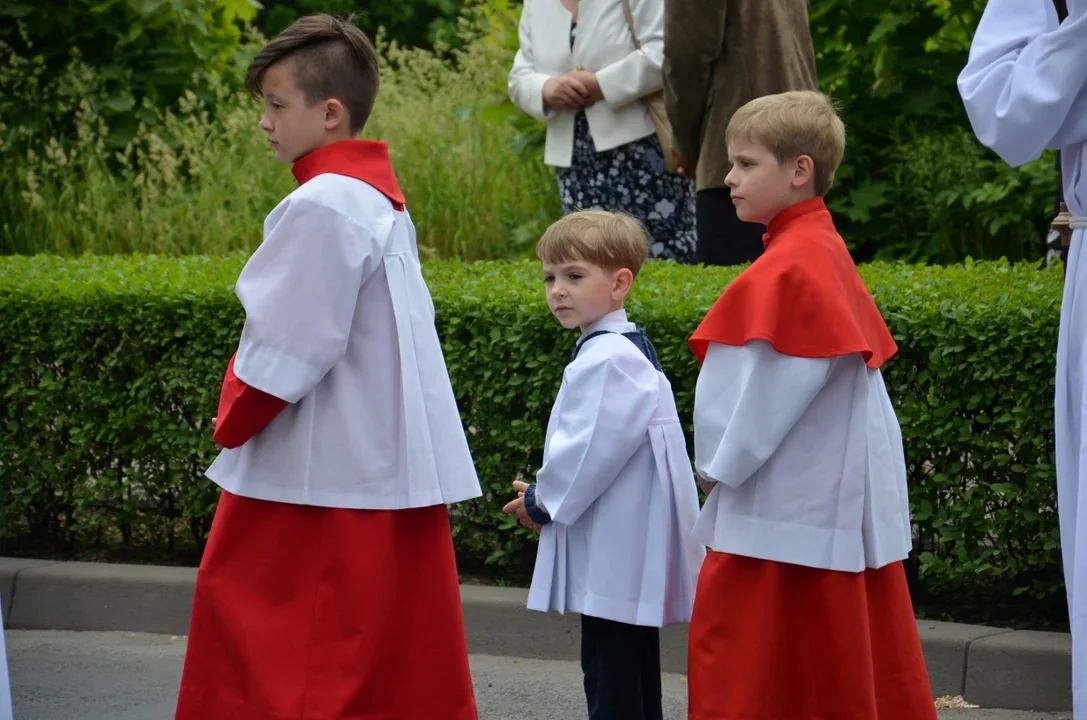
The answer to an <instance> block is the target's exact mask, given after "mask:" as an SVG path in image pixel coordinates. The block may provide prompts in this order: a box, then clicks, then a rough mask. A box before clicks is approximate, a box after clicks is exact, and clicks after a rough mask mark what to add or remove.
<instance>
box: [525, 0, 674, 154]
mask: <svg viewBox="0 0 1087 720" xmlns="http://www.w3.org/2000/svg"><path fill="white" fill-rule="evenodd" d="M630 8H631V12H632V13H633V15H634V27H635V28H636V29H637V31H638V39H639V40H640V41H641V44H642V49H641V50H638V49H636V48H635V47H634V38H633V37H631V34H630V29H629V28H628V27H627V22H626V17H625V16H624V14H623V3H622V0H581V1H580V3H579V5H578V21H577V40H576V41H575V42H574V48H573V52H571V50H570V24H571V21H572V20H573V16H571V15H570V13H569V12H568V11H567V10H566V8H565V7H563V5H562V2H561V0H525V5H524V10H523V12H522V13H521V25H520V32H519V34H520V40H521V48H520V50H518V51H517V56H516V57H515V58H514V61H513V69H512V70H510V74H509V92H510V99H511V100H513V102H514V103H515V104H516V105H517V106H518V107H519V108H521V109H522V110H524V111H525V112H526V113H528V114H529V115H531V116H532V117H534V118H536V119H537V120H539V121H541V122H546V123H547V143H546V146H545V149H544V162H546V163H547V164H548V165H553V166H556V167H570V163H571V159H572V158H573V153H574V117H575V111H573V110H554V109H545V108H544V102H543V86H544V83H545V82H547V80H548V79H550V78H552V77H556V76H559V75H563V74H564V73H567V72H570V71H572V70H577V69H583V70H588V71H590V72H595V73H596V78H597V81H598V82H599V83H600V90H601V92H602V93H603V94H604V100H602V101H601V102H598V103H596V104H595V105H592V106H590V107H587V108H584V112H585V119H586V120H588V122H589V131H590V133H591V134H592V138H593V143H594V144H595V145H596V149H597V151H598V152H599V151H604V150H611V149H612V148H616V147H619V146H620V145H625V144H626V143H630V142H634V141H635V140H640V139H641V138H644V137H646V136H648V135H652V134H654V132H655V128H654V126H653V120H652V118H650V116H649V111H648V109H647V108H646V106H645V103H643V102H640V98H642V97H643V96H645V95H648V94H650V93H652V92H655V91H657V90H660V89H661V87H662V86H663V82H664V81H663V79H662V75H661V65H662V63H663V62H664V0H630Z"/></svg>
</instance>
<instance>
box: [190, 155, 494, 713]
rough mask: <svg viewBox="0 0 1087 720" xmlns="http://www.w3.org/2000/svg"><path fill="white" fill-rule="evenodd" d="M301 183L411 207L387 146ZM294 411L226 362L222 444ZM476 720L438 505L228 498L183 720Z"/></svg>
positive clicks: (199, 609)
mask: <svg viewBox="0 0 1087 720" xmlns="http://www.w3.org/2000/svg"><path fill="white" fill-rule="evenodd" d="M294 171H295V175H296V177H297V178H298V180H299V182H300V183H304V182H306V181H307V180H309V179H310V178H312V177H315V176H316V175H318V174H320V173H323V172H335V173H339V174H342V175H348V176H350V177H356V178H359V179H361V180H364V181H366V182H368V183H370V184H371V185H373V186H374V187H376V188H377V189H378V190H380V191H382V192H383V193H384V194H385V195H386V196H387V197H389V199H390V200H391V201H392V202H393V204H394V206H396V207H397V208H398V209H399V208H402V207H403V202H404V200H403V196H402V194H401V193H400V189H399V187H398V186H397V184H396V179H395V176H394V175H393V174H392V168H391V166H390V165H389V162H388V154H387V150H385V146H384V145H383V144H379V143H366V142H364V141H353V142H350V143H338V144H336V145H331V146H328V147H326V148H322V149H321V150H318V151H316V152H314V153H311V154H310V155H308V156H306V158H304V159H303V160H302V161H300V162H299V163H296V165H295V167H294ZM300 241H304V238H300ZM362 400H363V399H360V401H362ZM286 406H287V403H286V402H285V401H284V400H281V399H280V398H277V397H274V396H272V395H269V394H267V393H265V392H262V391H260V390H258V389H256V388H254V387H251V386H249V385H246V384H245V383H244V382H243V381H242V380H241V379H239V378H238V377H237V376H236V375H235V374H234V359H233V358H232V359H231V361H230V364H229V366H228V367H227V372H226V377H225V379H224V381H223V387H222V392H221V395H220V399H219V410H218V423H217V426H216V429H215V435H214V437H215V440H216V442H218V443H219V444H221V445H223V446H225V447H239V446H241V445H243V444H244V443H245V442H246V441H247V440H249V439H250V438H252V437H253V436H254V435H256V434H257V433H258V432H260V431H261V430H262V429H263V428H264V427H265V426H266V425H268V424H269V423H270V422H273V421H274V420H275V419H276V418H277V416H278V415H279V413H280V412H281V411H282V410H283V409H284V408H285V407H286ZM284 419H285V420H286V419H287V418H284ZM476 717H477V713H476V704H475V697H474V692H473V688H472V679H471V674H470V671H469V667H468V651H467V644H466V640H465V633H464V618H463V614H462V610H461V599H460V586H459V580H458V575H457V568H456V561H455V558H454V554H453V542H452V535H451V532H450V524H449V516H448V512H447V509H446V507H445V506H444V505H438V506H432V507H424V508H415V509H404V510H353V509H344V508H329V507H313V506H307V505H291V504H286V503H275V502H267V501H263V500H256V499H252V498H246V497H241V496H238V495H234V494H231V493H228V492H226V491H223V492H222V494H221V496H220V498H219V505H218V508H217V510H216V513H215V519H214V522H213V524H212V529H211V535H210V537H209V539H208V545H207V548H206V549H205V551H204V556H203V559H202V561H201V564H200V571H199V573H198V576H197V583H196V595H195V598H194V603H193V613H192V622H191V625H190V634H189V645H188V651H187V653H186V656H185V668H184V673H183V677H182V682H181V691H180V696H179V699H178V706H177V713H176V718H177V720H435V719H436V718H442V719H443V720H444V719H448V720H476Z"/></svg>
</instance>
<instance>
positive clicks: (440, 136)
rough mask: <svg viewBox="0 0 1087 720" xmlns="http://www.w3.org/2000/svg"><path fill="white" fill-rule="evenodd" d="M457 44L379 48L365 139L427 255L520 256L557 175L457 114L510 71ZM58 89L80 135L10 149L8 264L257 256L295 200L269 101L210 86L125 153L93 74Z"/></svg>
mask: <svg viewBox="0 0 1087 720" xmlns="http://www.w3.org/2000/svg"><path fill="white" fill-rule="evenodd" d="M461 32H462V37H463V38H464V39H465V43H464V47H463V49H457V50H449V51H447V52H446V51H442V52H436V51H432V50H421V49H417V48H404V47H400V46H398V45H396V44H390V43H388V42H386V41H385V40H384V38H383V37H381V36H379V38H378V42H377V47H378V51H379V53H380V55H381V59H382V64H383V71H382V91H381V93H380V95H379V97H378V101H377V105H376V107H375V109H374V114H373V116H372V118H371V121H370V123H369V124H368V126H367V129H366V133H365V134H366V136H367V137H372V138H375V137H376V138H381V139H383V140H385V141H387V142H388V143H389V145H390V148H391V152H392V158H393V164H394V166H395V167H396V170H397V174H398V177H399V179H400V182H401V185H402V186H403V188H404V192H405V194H406V195H407V198H408V207H409V208H411V211H412V214H413V217H414V219H415V221H416V223H417V224H418V227H419V232H420V245H421V247H422V248H423V250H424V252H427V253H429V254H431V255H438V256H442V257H459V258H463V259H466V260H474V259H478V258H499V257H509V256H513V255H518V254H523V253H524V252H525V251H526V249H527V248H530V247H531V246H532V243H534V241H535V239H536V238H537V237H538V236H539V234H540V233H541V232H542V231H543V229H544V227H546V225H547V223H548V222H549V221H550V220H552V219H553V218H555V217H557V216H558V214H559V202H558V192H557V188H556V185H555V180H554V175H553V173H552V172H551V171H550V170H549V169H548V168H546V167H545V166H544V164H543V158H542V155H540V156H537V157H535V158H521V157H518V156H517V155H516V154H515V153H514V152H513V151H512V150H510V149H509V148H510V147H511V138H513V137H514V133H515V131H514V130H513V129H512V128H499V129H497V130H496V129H495V128H492V127H490V126H488V125H486V124H483V123H480V122H478V121H476V120H475V119H474V118H472V117H470V116H469V115H466V114H464V113H462V112H460V111H459V108H460V107H462V104H463V102H464V99H465V98H469V97H472V96H473V94H474V93H476V92H477V89H478V88H479V87H482V86H483V85H485V84H486V83H489V82H491V81H492V79H493V78H495V77H496V76H498V75H500V74H504V73H505V64H506V58H505V56H504V54H503V53H504V51H503V50H502V48H500V47H498V46H496V45H495V44H493V43H490V42H487V41H486V40H485V39H483V38H480V35H479V32H480V31H479V29H478V27H477V26H474V25H473V24H471V23H465V24H464V25H463V27H462V30H461ZM251 51H252V48H250V52H251ZM59 85H60V86H63V87H71V88H76V89H77V90H76V91H73V92H71V93H68V94H65V95H63V97H61V96H57V97H55V99H54V102H55V103H56V104H57V105H58V106H61V105H63V108H64V110H65V113H67V114H68V115H70V116H71V117H72V118H73V119H72V120H71V122H70V127H71V133H70V135H68V136H61V137H53V138H49V139H47V140H45V139H43V140H41V141H40V142H38V143H37V145H36V147H35V149H33V150H31V151H29V152H26V153H23V152H21V151H17V150H16V148H15V147H13V146H9V147H6V148H5V147H4V146H3V144H2V143H0V161H2V162H4V163H5V169H6V172H5V174H4V179H3V180H0V254H6V253H27V254H30V253H35V252H49V253H59V254H73V255H78V254H81V253H85V252H93V253H128V252H145V253H158V254H169V255H180V254H187V253H201V254H219V253H229V252H232V251H235V250H238V249H245V250H252V249H254V248H255V247H256V246H257V244H258V243H259V242H260V239H261V234H260V232H261V231H260V229H261V224H262V222H263V219H264V216H265V215H266V214H267V213H268V212H270V211H271V209H272V208H274V207H275V205H276V204H277V203H278V202H279V201H280V200H281V199H282V198H283V197H284V196H286V195H287V193H289V192H290V191H291V190H292V189H293V187H294V180H293V178H292V177H291V174H290V172H289V169H288V168H287V167H285V166H283V165H282V164H279V163H277V162H276V160H275V158H274V157H273V155H272V153H271V152H270V150H269V148H268V146H267V143H266V142H265V140H264V135H263V133H262V132H261V131H260V130H259V129H258V128H257V122H258V119H259V116H260V109H259V108H260V105H259V103H258V102H256V101H254V100H253V99H252V98H250V97H248V96H246V95H245V94H243V93H241V92H238V91H236V90H235V89H234V87H233V86H232V85H231V84H228V83H226V82H224V81H222V80H221V79H220V78H218V77H216V76H208V77H207V78H205V79H204V80H203V81H202V83H201V84H200V85H199V86H198V87H194V88H193V89H190V90H188V91H186V92H185V93H184V94H183V95H182V96H181V97H180V99H179V101H178V103H177V105H176V106H175V107H174V108H173V109H172V110H168V111H166V112H164V113H162V115H161V117H160V118H159V119H158V121H157V122H156V123H155V124H147V125H143V126H141V128H140V129H139V130H138V132H137V134H136V135H135V137H134V138H133V139H132V140H131V141H130V142H129V143H128V144H127V145H126V146H125V147H124V149H123V150H122V151H120V152H117V151H115V150H114V149H113V148H112V147H111V144H110V143H109V142H108V135H109V124H108V122H107V119H106V117H105V116H103V114H102V113H101V112H99V111H98V110H96V108H97V107H100V105H101V103H100V102H99V101H100V100H101V99H102V98H104V96H105V95H104V94H105V88H103V86H102V82H101V79H100V78H99V77H98V76H97V75H96V74H95V71H94V69H93V68H91V67H89V66H87V65H84V64H82V63H73V64H72V65H70V66H69V67H68V68H67V69H66V71H65V73H64V74H63V75H61V77H60V79H59ZM3 88H4V84H3V81H2V78H0V90H2V89H3ZM2 95H3V93H2V92H0V96H2ZM20 98H21V96H18V95H17V96H14V97H13V98H12V101H13V102H14V101H18V100H19V99H20ZM27 101H28V102H29V99H28V100H27ZM0 136H2V135H0Z"/></svg>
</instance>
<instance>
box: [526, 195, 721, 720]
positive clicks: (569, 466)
mask: <svg viewBox="0 0 1087 720" xmlns="http://www.w3.org/2000/svg"><path fill="white" fill-rule="evenodd" d="M536 252H537V255H538V256H539V258H540V260H541V261H542V263H543V278H544V285H545V288H546V294H547V304H548V307H549V308H550V309H551V312H552V313H553V314H554V315H555V317H556V318H558V320H559V322H560V323H561V324H562V326H563V327H565V328H567V329H570V330H574V329H577V330H580V332H581V337H580V339H579V340H578V342H577V346H576V348H575V350H574V356H573V359H572V360H571V361H570V364H569V365H567V366H566V371H565V372H564V373H563V378H562V386H561V387H560V389H559V394H558V397H557V398H556V400H555V405H554V408H553V409H552V411H551V418H550V420H549V421H548V424H547V438H546V442H545V445H544V458H543V467H541V468H540V470H539V472H538V473H537V474H536V482H534V483H532V484H531V485H528V484H525V483H514V486H515V487H516V489H517V490H518V492H519V493H520V494H521V496H520V497H518V499H516V500H514V501H513V502H511V503H509V504H508V505H507V506H506V511H507V512H516V513H517V515H518V517H520V518H521V520H522V522H523V523H525V524H528V525H533V526H542V530H541V532H540V546H539V550H538V554H537V556H536V569H535V573H534V574H533V578H532V589H531V591H530V593H529V600H528V607H529V608H530V609H532V610H540V611H544V612H547V611H550V610H554V611H557V612H560V613H565V612H575V613H579V614H580V615H581V619H582V634H581V664H582V669H583V671H584V675H585V682H584V684H585V695H586V699H587V701H588V707H589V718H590V720H660V718H661V717H662V710H661V678H660V635H659V628H660V627H662V626H664V625H668V624H671V623H679V622H685V621H687V620H688V619H689V618H690V613H691V605H692V603H693V600H694V587H695V580H696V578H697V575H698V568H699V566H700V565H701V562H702V558H703V557H704V555H705V551H704V548H702V547H701V546H699V545H697V544H696V543H694V542H693V541H692V540H691V538H690V532H691V529H692V527H693V526H694V521H695V518H696V517H697V515H698V497H697V492H696V489H695V482H694V477H693V474H692V472H691V465H690V461H689V459H688V455H687V447H686V443H685V441H684V437H683V430H682V426H681V425H680V422H679V416H678V415H677V414H676V406H675V400H674V398H673V396H672V389H671V386H670V384H669V382H668V379H667V378H666V377H665V375H664V373H663V372H662V371H661V369H660V365H659V363H658V362H657V358H656V353H655V352H654V350H653V345H652V344H651V343H650V342H649V339H648V338H647V337H646V335H645V333H644V332H643V331H641V330H638V329H636V327H635V326H634V324H633V323H631V322H628V320H627V315H626V311H625V310H624V309H623V304H624V301H625V299H626V297H627V294H628V293H629V292H630V289H631V286H632V285H633V283H634V278H635V276H636V275H637V274H638V271H639V269H640V268H641V266H642V263H643V262H645V259H646V256H647V254H648V242H647V239H646V234H645V230H644V229H643V228H642V227H641V225H640V224H639V223H638V222H637V221H636V220H634V219H632V218H630V217H628V216H625V215H617V214H612V213H607V212H599V211H590V212H579V213H574V214H572V215H568V216H566V217H564V218H562V219H561V220H559V221H558V222H556V223H555V224H554V225H552V226H551V227H550V228H549V229H548V230H547V232H546V233H544V235H543V237H542V238H541V239H540V242H539V244H538V246H537V249H536Z"/></svg>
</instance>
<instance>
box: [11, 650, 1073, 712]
mask: <svg viewBox="0 0 1087 720" xmlns="http://www.w3.org/2000/svg"><path fill="white" fill-rule="evenodd" d="M7 645H8V653H9V661H10V664H11V674H12V678H11V679H12V691H13V694H14V696H15V718H16V720H171V719H172V717H173V708H174V701H175V698H176V695H177V685H178V682H179V680H180V677H181V666H182V661H183V659H184V656H185V638H183V637H179V636H176V635H174V636H171V635H149V634H141V633H130V632H71V631H52V630H43V631H37V630H9V631H8V632H7ZM472 673H473V677H474V678H475V683H476V693H477V699H478V702H479V706H480V720H583V719H584V718H585V710H584V699H583V697H582V695H581V672H580V669H579V668H578V665H577V663H576V662H571V661H562V660H524V659H519V658H515V657H509V656H503V657H498V656H492V655H473V656H472ZM664 695H665V718H666V720H685V718H686V682H685V679H684V677H683V676H682V675H679V674H674V673H668V674H666V675H665V676H664ZM1071 717H1072V716H1071V714H1070V713H1064V714H1061V713H1056V714H1054V713H1031V712H1026V711H998V710H946V711H942V712H941V713H940V718H941V720H982V718H985V719H987V720H1071Z"/></svg>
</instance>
